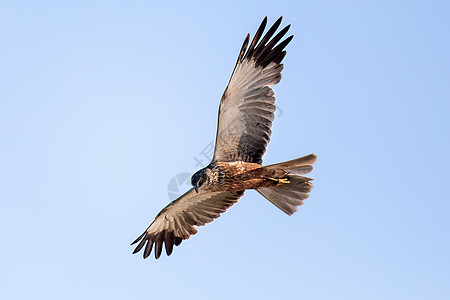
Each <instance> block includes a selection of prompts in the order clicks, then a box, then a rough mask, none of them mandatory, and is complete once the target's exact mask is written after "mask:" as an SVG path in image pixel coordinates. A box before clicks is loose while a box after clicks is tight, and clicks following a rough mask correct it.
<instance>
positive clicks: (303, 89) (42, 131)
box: [0, 1, 450, 300]
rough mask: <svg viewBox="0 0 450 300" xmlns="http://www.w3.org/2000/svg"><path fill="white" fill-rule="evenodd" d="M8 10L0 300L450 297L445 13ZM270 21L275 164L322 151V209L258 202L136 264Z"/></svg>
mask: <svg viewBox="0 0 450 300" xmlns="http://www.w3.org/2000/svg"><path fill="white" fill-rule="evenodd" d="M0 6H1V9H0V26H1V28H2V29H1V31H0V39H1V41H2V47H1V48H0V85H1V89H0V90H1V97H0V137H1V139H0V149H1V155H0V179H1V180H0V198H1V203H2V209H1V210H0V228H1V229H0V230H1V231H0V233H1V236H2V247H1V250H0V254H1V255H0V270H1V271H0V274H1V277H0V295H1V298H2V299H29V298H31V297H32V298H34V299H61V298H64V299H80V298H81V299H93V298H96V299H98V298H101V299H103V298H108V299H124V298H127V299H130V298H137V297H141V298H147V299H157V298H162V297H164V299H177V298H179V297H183V298H184V299H346V300H349V299H447V298H448V295H449V294H450V288H449V285H448V282H449V280H450V258H449V253H450V238H449V232H450V231H449V230H450V218H449V212H450V204H449V200H450V199H449V196H448V190H447V187H448V179H449V175H448V170H449V169H450V160H449V158H448V157H449V155H448V154H449V152H450V139H449V132H450V121H449V112H450V101H449V100H450V84H449V83H450V56H449V53H450V38H449V37H450V32H449V31H450V20H449V18H448V15H449V13H450V5H449V4H448V2H447V1H339V2H337V1H314V2H313V1H308V2H306V1H285V2H280V3H277V4H274V2H273V1H257V2H256V1H253V2H246V3H242V2H240V1H226V2H225V1H223V2H221V3H220V4H219V3H212V2H206V1H205V2H202V1H189V2H176V1H175V2H173V1H172V2H170V1H168V2H167V3H165V4H164V3H155V2H150V1H133V2H132V3H130V2H124V1H123V2H120V1H85V2H83V1H72V2H70V1H64V2H62V1H38V2H37V1H11V2H2V4H0ZM266 15H267V16H268V18H269V23H271V22H274V21H275V20H276V19H277V18H278V17H279V16H280V15H283V16H284V21H283V24H289V23H290V24H292V28H291V30H290V32H291V33H292V34H294V35H295V38H294V39H293V41H292V42H291V44H290V45H289V46H288V48H287V50H288V55H287V57H286V58H285V60H284V63H285V69H284V71H283V80H282V81H281V83H280V84H279V85H277V86H276V87H275V92H276V97H277V105H278V107H279V108H280V109H281V113H278V115H277V119H276V121H275V123H274V126H273V136H272V140H271V143H270V145H269V147H268V151H267V154H266V156H265V158H264V159H265V163H267V164H269V163H276V162H281V161H285V160H289V159H293V158H296V157H300V156H303V155H306V154H309V153H316V154H317V155H318V156H319V162H318V163H317V165H316V169H315V170H314V172H313V173H312V174H311V177H313V178H315V181H314V184H315V189H314V191H313V192H312V195H311V197H310V199H308V200H307V201H306V203H305V205H304V206H302V207H301V208H300V210H299V211H298V213H296V214H295V215H293V216H292V217H288V216H287V215H285V214H284V213H282V212H281V211H279V210H278V209H277V208H275V207H274V206H273V205H271V204H270V203H269V202H268V201H266V200H265V199H263V198H262V197H261V196H260V195H258V194H257V193H255V192H253V191H250V192H248V193H247V194H246V196H245V197H244V198H242V200H241V201H240V202H239V203H238V204H237V205H236V206H234V207H232V208H231V209H230V210H229V211H228V213H226V214H225V215H223V216H222V217H221V218H220V219H218V220H216V221H215V222H213V223H211V224H209V225H208V226H206V227H202V228H200V229H199V234H198V235H196V236H193V237H192V238H191V239H190V240H188V241H185V242H183V244H182V245H181V246H180V247H176V248H175V249H174V253H173V254H172V256H170V257H166V256H165V254H164V255H163V256H162V258H161V259H160V260H158V261H155V260H154V259H153V257H151V258H149V259H147V260H143V259H142V257H141V255H131V252H132V249H133V248H132V247H130V246H129V243H130V242H131V241H133V240H134V239H135V238H136V237H137V236H138V235H139V234H141V232H142V231H143V230H144V229H145V228H146V227H147V226H148V224H149V223H150V222H151V221H152V220H153V218H154V216H155V215H156V214H157V213H158V212H159V210H160V209H161V208H163V207H164V206H165V205H166V204H167V203H168V202H169V201H170V200H169V195H168V184H169V182H170V181H171V180H172V179H173V178H174V176H176V175H177V174H183V173H190V174H192V173H193V172H195V171H196V170H197V169H198V166H196V161H195V158H198V157H199V153H200V152H201V151H202V150H203V149H204V148H205V147H207V146H208V145H209V143H210V142H211V141H213V140H214V135H215V130H216V114H217V108H218V103H219V100H220V97H221V95H222V92H223V90H224V88H225V86H226V84H227V82H228V79H229V76H230V74H231V71H232V68H233V66H234V63H235V60H236V57H237V54H238V51H239V49H240V46H241V44H242V42H243V39H244V37H245V35H246V34H247V33H248V32H249V33H251V34H253V33H254V32H255V31H256V29H257V27H258V25H259V23H260V22H261V20H262V18H263V17H264V16H266ZM180 178H181V177H180ZM185 188H187V185H181V186H180V192H181V190H182V189H185Z"/></svg>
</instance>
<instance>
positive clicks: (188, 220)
mask: <svg viewBox="0 0 450 300" xmlns="http://www.w3.org/2000/svg"><path fill="white" fill-rule="evenodd" d="M243 194H244V191H239V192H208V191H202V190H200V191H199V193H197V192H195V190H194V189H190V190H189V191H188V192H186V193H185V194H184V195H182V196H180V197H179V198H178V199H176V200H175V201H172V202H171V203H170V204H169V205H167V206H166V207H165V208H163V210H161V211H160V212H159V214H158V215H157V216H156V218H155V220H154V221H153V222H152V224H150V226H149V227H148V228H147V230H146V231H145V232H144V233H143V234H142V235H141V236H140V237H138V238H137V239H136V240H135V241H134V242H133V243H132V244H131V245H133V244H136V243H137V242H139V241H140V243H139V244H138V245H137V247H136V249H135V250H134V252H133V254H134V253H137V252H139V251H140V250H141V249H142V248H144V246H145V250H144V258H147V257H148V256H149V255H150V252H151V251H152V247H153V244H155V257H156V258H157V259H158V258H159V257H160V256H161V252H162V245H163V244H164V245H165V248H166V253H167V255H170V254H171V253H172V250H173V245H176V246H178V245H180V244H181V242H182V241H183V240H187V239H188V238H189V237H190V236H191V235H193V234H196V233H197V228H196V226H203V225H205V224H206V223H210V222H212V221H214V219H217V218H218V217H220V214H221V213H224V212H225V211H226V210H227V209H228V208H229V207H231V206H232V205H233V204H234V203H236V202H237V201H238V199H239V198H240V197H242V195H243Z"/></svg>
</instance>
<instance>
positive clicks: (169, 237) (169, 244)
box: [164, 231, 175, 256]
mask: <svg viewBox="0 0 450 300" xmlns="http://www.w3.org/2000/svg"><path fill="white" fill-rule="evenodd" d="M164 242H165V248H166V254H167V256H169V255H170V254H172V251H173V245H174V243H175V237H174V235H173V232H172V231H170V232H169V231H167V232H166V236H165V241H164Z"/></svg>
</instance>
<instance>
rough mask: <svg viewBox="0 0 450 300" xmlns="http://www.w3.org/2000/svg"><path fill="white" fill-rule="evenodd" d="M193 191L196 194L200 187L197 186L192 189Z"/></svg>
mask: <svg viewBox="0 0 450 300" xmlns="http://www.w3.org/2000/svg"><path fill="white" fill-rule="evenodd" d="M194 189H195V191H196V192H197V193H198V190H199V189H200V187H199V186H198V184H197V185H196V186H195V187H194Z"/></svg>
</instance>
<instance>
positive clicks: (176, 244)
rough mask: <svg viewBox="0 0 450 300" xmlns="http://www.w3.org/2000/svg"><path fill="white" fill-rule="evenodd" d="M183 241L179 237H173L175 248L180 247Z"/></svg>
mask: <svg viewBox="0 0 450 300" xmlns="http://www.w3.org/2000/svg"><path fill="white" fill-rule="evenodd" d="M182 241H183V239H182V238H181V237H178V236H177V237H175V246H180V244H181V242H182Z"/></svg>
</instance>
